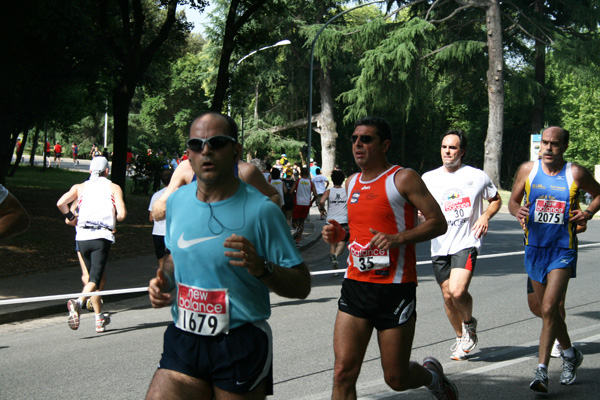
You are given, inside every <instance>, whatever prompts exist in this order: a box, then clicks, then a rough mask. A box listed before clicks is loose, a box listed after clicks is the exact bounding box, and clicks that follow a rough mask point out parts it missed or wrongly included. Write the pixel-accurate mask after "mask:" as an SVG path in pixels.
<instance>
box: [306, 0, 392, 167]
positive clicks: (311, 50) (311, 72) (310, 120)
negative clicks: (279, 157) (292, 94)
mask: <svg viewBox="0 0 600 400" xmlns="http://www.w3.org/2000/svg"><path fill="white" fill-rule="evenodd" d="M386 1H387V0H378V1H372V2H370V3H364V4H359V5H357V6H356V7H352V8H349V9H347V10H345V11H342V12H341V13H339V14H338V15H336V16H335V17H333V18H331V19H330V20H329V21H327V22H326V23H325V25H323V26H322V27H321V29H320V30H319V32H317V35H316V36H315V38H314V39H313V42H312V46H311V47H310V69H309V74H310V78H309V83H308V150H307V152H306V162H307V163H308V166H309V167H310V146H311V142H312V97H313V96H312V92H313V61H314V55H315V44H316V43H317V39H318V38H319V35H320V34H321V32H323V30H324V29H325V28H326V27H327V25H329V24H330V23H331V22H333V21H334V20H335V19H336V18H337V17H339V16H341V15H344V14H346V13H347V12H350V11H353V10H356V9H357V8H361V7H364V6H368V5H371V4H375V3H385V2H386Z"/></svg>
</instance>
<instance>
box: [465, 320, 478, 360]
mask: <svg viewBox="0 0 600 400" xmlns="http://www.w3.org/2000/svg"><path fill="white" fill-rule="evenodd" d="M476 346H477V320H476V319H475V317H471V323H470V324H465V323H464V322H463V324H462V349H463V351H464V352H465V353H469V352H470V351H473V350H474V349H475V347H476Z"/></svg>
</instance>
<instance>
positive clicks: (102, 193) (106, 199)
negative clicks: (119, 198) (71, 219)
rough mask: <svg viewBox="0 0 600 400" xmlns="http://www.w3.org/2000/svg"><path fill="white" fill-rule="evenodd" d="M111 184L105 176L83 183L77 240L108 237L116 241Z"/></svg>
mask: <svg viewBox="0 0 600 400" xmlns="http://www.w3.org/2000/svg"><path fill="white" fill-rule="evenodd" d="M110 184H111V182H110V181H109V180H108V179H106V178H104V177H99V178H98V179H96V180H95V181H93V182H92V181H85V182H84V183H83V192H82V193H81V196H79V200H78V206H79V217H78V218H77V235H76V236H75V240H79V241H82V240H94V239H107V240H110V241H111V242H113V243H114V241H115V236H114V235H113V230H114V229H115V220H116V211H115V199H114V197H113V194H112V189H111V187H110Z"/></svg>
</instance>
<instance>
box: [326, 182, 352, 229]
mask: <svg viewBox="0 0 600 400" xmlns="http://www.w3.org/2000/svg"><path fill="white" fill-rule="evenodd" d="M328 200H329V210H327V219H328V220H330V219H333V220H336V221H337V222H339V223H340V224H347V223H348V195H347V194H346V188H344V187H341V188H336V187H332V188H331V189H329V199H328Z"/></svg>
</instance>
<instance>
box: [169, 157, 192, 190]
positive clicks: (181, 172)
mask: <svg viewBox="0 0 600 400" xmlns="http://www.w3.org/2000/svg"><path fill="white" fill-rule="evenodd" d="M193 177H194V170H193V169H192V164H191V163H190V160H189V159H188V160H184V161H182V162H180V163H179V166H178V167H177V168H175V171H173V176H171V182H172V183H173V186H176V187H179V186H183V185H185V184H188V183H190V182H191V181H192V178H193Z"/></svg>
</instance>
